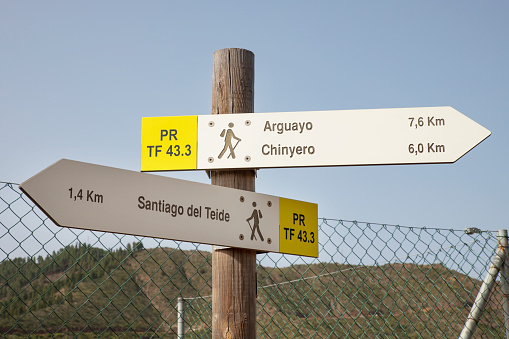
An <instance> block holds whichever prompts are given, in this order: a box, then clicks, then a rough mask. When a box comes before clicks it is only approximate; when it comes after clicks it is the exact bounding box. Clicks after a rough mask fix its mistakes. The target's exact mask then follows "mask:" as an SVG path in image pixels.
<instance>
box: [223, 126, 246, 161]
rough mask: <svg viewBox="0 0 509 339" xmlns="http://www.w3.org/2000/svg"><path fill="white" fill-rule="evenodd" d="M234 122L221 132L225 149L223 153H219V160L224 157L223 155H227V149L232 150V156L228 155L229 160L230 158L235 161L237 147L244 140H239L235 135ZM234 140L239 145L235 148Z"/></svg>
mask: <svg viewBox="0 0 509 339" xmlns="http://www.w3.org/2000/svg"><path fill="white" fill-rule="evenodd" d="M233 126H234V125H233V122H230V123H229V124H228V127H229V128H228V129H227V130H226V129H223V131H222V132H221V135H220V136H221V138H223V137H224V147H223V150H222V151H221V153H219V156H218V159H221V158H222V157H223V155H224V154H225V152H226V150H227V149H230V154H228V158H230V156H231V157H232V159H235V147H237V145H238V144H239V142H241V141H242V140H241V139H240V138H237V136H236V135H235V134H234V133H233V130H232V128H233ZM232 139H235V140H237V143H236V144H235V146H233V145H232Z"/></svg>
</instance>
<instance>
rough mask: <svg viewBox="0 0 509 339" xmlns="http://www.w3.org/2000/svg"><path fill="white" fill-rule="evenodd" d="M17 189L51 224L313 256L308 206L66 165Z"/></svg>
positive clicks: (314, 221) (314, 225)
mask: <svg viewBox="0 0 509 339" xmlns="http://www.w3.org/2000/svg"><path fill="white" fill-rule="evenodd" d="M20 188H21V190H22V191H23V192H25V193H26V194H27V195H28V196H29V197H30V198H31V199H32V200H33V201H34V202H35V203H36V204H37V205H38V206H39V207H40V208H41V209H42V210H43V211H44V212H45V213H46V214H47V215H48V216H49V217H50V218H51V219H52V220H53V221H54V222H55V224H57V225H59V226H65V227H75V228H81V229H89V230H95V231H104V232H114V233H123V234H131V235H139V236H149V237H156V238H165V239H174V240H183V241H191V242H198V243H205V244H213V245H221V246H230V247H240V248H248V249H254V250H259V251H270V252H282V253H290V254H298V255H305V256H312V257H317V256H318V207H317V205H316V204H312V203H307V202H302V201H296V200H291V199H285V198H279V197H274V196H270V195H265V194H259V193H254V192H248V191H242V190H236V189H231V188H225V187H220V186H213V185H207V184H201V183H195V182H189V181H184V180H178V179H173V178H168V177H162V176H157V175H151V174H145V173H138V172H133V171H127V170H122V169H117V168H111V167H105V166H99V165H94V164H88V163H83V162H77V161H72V160H66V159H62V160H60V161H58V162H56V163H55V164H53V165H51V166H50V167H48V168H46V169H45V170H43V171H42V172H40V173H38V174H37V175H35V176H34V177H32V178H30V179H28V180H27V181H25V182H24V183H22V184H21V185H20Z"/></svg>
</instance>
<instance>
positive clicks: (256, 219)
mask: <svg viewBox="0 0 509 339" xmlns="http://www.w3.org/2000/svg"><path fill="white" fill-rule="evenodd" d="M253 207H254V208H255V209H254V210H253V213H251V216H250V217H249V218H247V219H246V221H247V223H248V224H249V227H250V228H251V232H252V233H251V240H253V238H255V239H256V240H258V239H257V238H256V236H255V231H258V236H259V237H260V239H261V241H263V235H262V232H261V231H260V219H261V218H262V212H261V211H260V210H257V209H256V202H253ZM250 220H253V226H251V223H250V222H249V221H250Z"/></svg>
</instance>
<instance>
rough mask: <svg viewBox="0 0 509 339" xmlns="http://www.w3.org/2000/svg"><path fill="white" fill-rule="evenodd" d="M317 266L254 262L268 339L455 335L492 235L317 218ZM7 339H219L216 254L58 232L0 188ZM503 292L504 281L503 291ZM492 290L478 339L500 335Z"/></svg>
mask: <svg viewBox="0 0 509 339" xmlns="http://www.w3.org/2000/svg"><path fill="white" fill-rule="evenodd" d="M319 233H320V234H319V242H320V244H319V249H320V250H319V251H320V252H319V257H318V258H317V259H314V258H305V257H299V256H292V255H283V254H277V253H269V254H259V255H258V257H257V260H258V268H257V280H258V298H257V323H258V324H257V332H258V333H257V337H259V338H337V337H353V338H357V337H361V338H362V337H364V338H376V337H394V338H437V337H440V338H457V337H458V334H459V333H460V332H461V329H462V327H463V325H464V323H465V320H466V318H467V315H468V312H469V310H470V308H471V306H472V304H473V302H474V300H475V297H476V295H477V292H478V291H479V288H480V286H481V282H482V280H483V278H484V276H485V275H486V272H487V270H488V268H489V266H490V261H491V259H492V257H493V255H494V253H495V251H496V248H497V241H496V234H495V233H494V232H483V231H481V232H473V233H471V234H466V233H465V232H464V231H463V230H447V229H438V228H418V227H404V226H396V225H383V224H375V223H366V222H357V221H345V220H338V219H327V218H322V219H320V220H319ZM0 260H1V262H0V333H3V334H4V336H5V337H8V338H18V337H19V338H21V337H27V336H34V337H35V336H36V337H40V338H45V337H48V338H49V337H58V336H60V337H62V338H65V337H79V338H88V337H90V338H92V337H105V338H118V337H123V338H131V337H132V338H139V337H144V338H176V337H177V314H178V312H177V301H178V298H179V297H181V298H183V299H184V301H185V313H184V321H185V337H186V338H210V337H211V323H212V300H211V295H212V288H211V286H212V281H211V273H212V262H211V261H212V256H211V247H210V246H207V245H198V244H192V243H183V242H175V241H169V240H160V239H153V238H144V237H133V236H126V235H120V234H110V233H102V232H92V231H84V230H76V229H70V228H61V227H58V226H55V225H54V224H53V223H52V222H51V221H50V220H49V219H48V218H47V217H46V216H45V215H44V214H43V213H42V212H41V211H40V210H39V209H38V208H37V207H35V206H34V205H33V204H32V203H31V202H30V200H29V199H28V198H27V197H26V196H25V195H23V193H21V192H20V191H19V189H18V187H17V185H16V184H12V183H0ZM498 284H499V283H498V282H497V285H498ZM503 317H504V316H503V312H502V295H501V293H500V288H499V286H496V287H495V289H494V292H493V293H492V295H491V296H490V300H489V301H488V304H487V307H486V309H485V310H484V314H483V317H482V318H481V321H480V323H479V326H478V329H477V330H476V332H475V336H474V337H478V338H484V337H487V338H503V337H504V335H505V329H504V318H503Z"/></svg>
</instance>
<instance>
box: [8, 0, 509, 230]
mask: <svg viewBox="0 0 509 339" xmlns="http://www.w3.org/2000/svg"><path fill="white" fill-rule="evenodd" d="M508 14H509V3H508V2H503V1H489V2H480V1H314V2H311V1H306V2H304V1H251V2H249V3H248V2H239V1H214V2H212V1H188V2H184V1H125V0H123V1H107V2H105V1H81V2H77V1H72V2H71V1H7V0H0V46H1V48H0V117H1V119H0V127H1V128H0V144H1V145H2V148H1V149H2V154H1V156H0V181H10V182H17V183H21V182H22V181H24V180H26V179H28V178H29V177H30V176H32V175H34V174H36V173H37V172H39V171H40V170H42V169H44V168H45V167H47V166H49V165H50V164H52V163H54V162H55V161H57V160H59V159H61V158H68V159H73V160H79V161H84V162H90V163H95V164H101V165H107V166H112V167H118V168H124V169H130V170H135V171H139V169H140V140H141V118H142V117H150V116H168V115H196V114H200V115H203V114H210V112H211V92H212V85H211V82H212V54H213V52H214V51H216V50H219V49H222V48H229V47H240V48H245V49H249V50H251V51H253V52H254V53H255V112H289V111H310V110H342V109H371V108H397V107H422V106H452V107H454V108H455V109H457V110H458V111H460V112H462V113H463V114H465V115H466V116H468V117H469V118H471V119H473V120H474V121H476V122H478V123H479V124H481V125H483V126H484V127H486V128H487V129H489V130H490V131H491V132H492V135H491V136H490V137H489V138H488V139H487V140H485V141H484V142H483V143H481V144H480V145H479V146H477V147H476V148H474V149H473V150H472V151H471V152H470V153H468V154H467V155H466V156H464V157H463V158H461V159H460V160H459V161H458V162H456V163H454V164H440V165H407V166H369V167H368V166H366V167H333V168H301V169H267V170H261V171H259V173H258V178H257V181H256V185H257V191H258V192H260V193H266V194H272V195H277V196H283V197H287V198H292V199H298V200H304V201H310V202H316V203H318V204H319V216H320V217H327V218H341V219H348V220H359V221H369V222H377V223H389V224H400V225H407V226H426V227H440V228H454V229H463V228H465V227H479V228H481V229H484V230H497V229H501V228H505V229H507V228H509V222H508V217H507V211H508V210H509V198H508V195H509V180H508V176H509V152H508V148H509V114H508V105H507V101H506V100H507V97H508V94H509V80H508V79H509V67H508V62H509V61H508V60H509V59H508V55H509V39H507V35H508V33H509V20H507V17H508ZM158 174H160V175H167V176H172V177H177V178H183V179H188V180H193V181H200V182H205V183H208V182H209V180H208V178H207V176H206V174H205V173H204V172H203V171H199V172H165V173H158Z"/></svg>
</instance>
